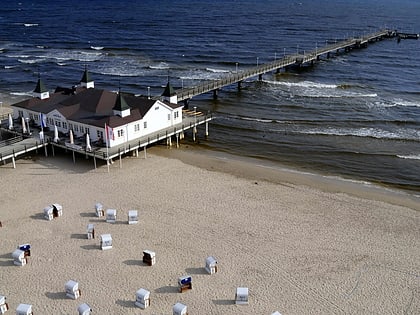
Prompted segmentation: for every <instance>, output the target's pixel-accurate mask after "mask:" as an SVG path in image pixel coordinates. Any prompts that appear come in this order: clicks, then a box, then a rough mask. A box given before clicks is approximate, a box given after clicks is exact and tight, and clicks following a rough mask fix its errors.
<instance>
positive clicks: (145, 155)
mask: <svg viewBox="0 0 420 315" xmlns="http://www.w3.org/2000/svg"><path fill="white" fill-rule="evenodd" d="M144 158H145V159H146V158H147V154H146V146H144Z"/></svg>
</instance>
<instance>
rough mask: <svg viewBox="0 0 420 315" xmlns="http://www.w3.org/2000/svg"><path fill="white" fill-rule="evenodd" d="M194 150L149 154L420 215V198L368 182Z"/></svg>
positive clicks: (163, 150)
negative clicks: (393, 206) (349, 196)
mask: <svg viewBox="0 0 420 315" xmlns="http://www.w3.org/2000/svg"><path fill="white" fill-rule="evenodd" d="M193 146H194V145H181V146H180V147H179V148H176V149H171V148H170V149H168V148H166V147H159V146H156V147H153V149H152V148H151V149H149V150H153V153H155V154H157V155H160V156H163V157H166V158H172V159H177V160H180V161H182V162H184V163H186V164H189V165H193V166H196V167H200V168H203V169H206V170H209V171H215V172H222V173H228V174H231V175H234V176H237V177H240V178H246V179H249V180H256V181H258V180H259V181H261V180H262V181H267V182H271V183H275V184H279V185H287V184H292V185H304V186H308V187H311V188H314V189H318V190H320V191H323V192H330V193H344V194H349V195H351V196H355V197H359V198H363V199H368V200H376V201H384V202H387V203H390V204H394V205H399V206H404V207H408V208H411V209H413V210H417V211H420V195H418V196H417V195H411V194H409V193H408V192H405V191H402V190H397V189H393V188H387V187H382V186H379V185H376V184H373V183H368V182H362V181H357V180H349V179H344V178H341V177H335V176H334V177H333V176H324V175H320V174H316V173H311V172H302V171H299V170H295V169H293V168H289V167H283V166H280V165H278V164H275V163H271V162H268V161H264V160H258V159H253V158H249V157H238V156H234V155H231V154H228V153H224V152H216V151H211V150H205V149H197V148H194V147H193Z"/></svg>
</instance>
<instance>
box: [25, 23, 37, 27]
mask: <svg viewBox="0 0 420 315" xmlns="http://www.w3.org/2000/svg"><path fill="white" fill-rule="evenodd" d="M23 25H24V26H25V27H34V26H38V25H39V24H38V23H23Z"/></svg>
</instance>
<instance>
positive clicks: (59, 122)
mask: <svg viewBox="0 0 420 315" xmlns="http://www.w3.org/2000/svg"><path fill="white" fill-rule="evenodd" d="M55 125H56V126H57V127H58V128H61V121H59V120H56V121H55Z"/></svg>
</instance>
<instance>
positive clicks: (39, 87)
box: [34, 73, 50, 100]
mask: <svg viewBox="0 0 420 315" xmlns="http://www.w3.org/2000/svg"><path fill="white" fill-rule="evenodd" d="M34 95H35V96H36V97H38V98H40V99H41V100H43V99H46V98H49V97H50V93H49V92H48V90H47V88H46V87H45V84H44V82H43V81H42V80H41V76H40V74H39V73H38V81H37V83H36V87H35V90H34Z"/></svg>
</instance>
